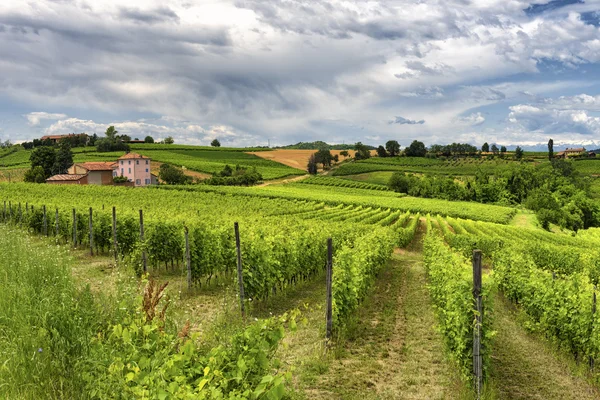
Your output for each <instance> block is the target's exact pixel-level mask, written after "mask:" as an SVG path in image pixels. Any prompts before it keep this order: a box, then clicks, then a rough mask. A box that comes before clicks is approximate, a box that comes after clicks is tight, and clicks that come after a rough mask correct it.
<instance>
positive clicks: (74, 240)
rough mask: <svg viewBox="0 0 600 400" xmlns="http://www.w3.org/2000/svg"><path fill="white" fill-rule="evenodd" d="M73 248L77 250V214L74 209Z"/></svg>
mask: <svg viewBox="0 0 600 400" xmlns="http://www.w3.org/2000/svg"><path fill="white" fill-rule="evenodd" d="M73 248H75V249H76V248H77V213H76V212H75V209H73Z"/></svg>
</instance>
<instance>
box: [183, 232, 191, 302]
mask: <svg viewBox="0 0 600 400" xmlns="http://www.w3.org/2000/svg"><path fill="white" fill-rule="evenodd" d="M183 228H184V232H185V265H186V267H187V287H188V290H190V289H191V288H192V255H191V254H190V237H189V232H188V227H187V226H184V227H183Z"/></svg>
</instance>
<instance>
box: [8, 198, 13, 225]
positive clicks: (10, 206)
mask: <svg viewBox="0 0 600 400" xmlns="http://www.w3.org/2000/svg"><path fill="white" fill-rule="evenodd" d="M8 220H9V221H10V222H12V201H9V202H8Z"/></svg>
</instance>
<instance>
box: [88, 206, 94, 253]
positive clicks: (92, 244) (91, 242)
mask: <svg viewBox="0 0 600 400" xmlns="http://www.w3.org/2000/svg"><path fill="white" fill-rule="evenodd" d="M89 226H90V255H91V256H93V255H94V225H93V223H92V207H90V223H89Z"/></svg>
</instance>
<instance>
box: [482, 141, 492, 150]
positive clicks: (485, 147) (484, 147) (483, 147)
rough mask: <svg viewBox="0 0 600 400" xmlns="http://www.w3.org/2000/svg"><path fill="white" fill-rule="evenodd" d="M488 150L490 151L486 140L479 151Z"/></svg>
mask: <svg viewBox="0 0 600 400" xmlns="http://www.w3.org/2000/svg"><path fill="white" fill-rule="evenodd" d="M489 151H490V145H489V144H488V142H485V143H484V144H483V146H481V152H482V153H488V152H489Z"/></svg>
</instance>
